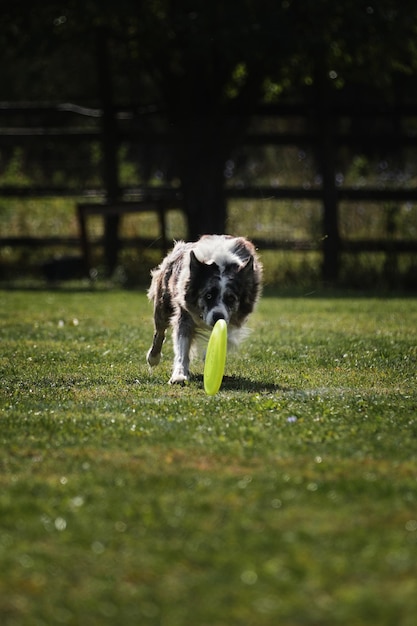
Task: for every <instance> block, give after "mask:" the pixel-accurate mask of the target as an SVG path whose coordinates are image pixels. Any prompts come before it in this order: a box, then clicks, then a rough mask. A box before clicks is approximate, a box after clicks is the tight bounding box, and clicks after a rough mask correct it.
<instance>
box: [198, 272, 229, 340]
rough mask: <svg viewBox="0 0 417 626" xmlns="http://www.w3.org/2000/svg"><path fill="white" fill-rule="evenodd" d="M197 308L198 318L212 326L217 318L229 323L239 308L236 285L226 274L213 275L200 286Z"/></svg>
mask: <svg viewBox="0 0 417 626" xmlns="http://www.w3.org/2000/svg"><path fill="white" fill-rule="evenodd" d="M197 308H198V312H199V316H200V319H201V320H202V321H203V322H204V324H206V325H207V326H209V327H210V328H212V327H213V326H214V324H215V323H216V322H217V321H218V320H221V319H223V320H225V322H226V324H229V322H230V320H231V318H232V316H233V314H234V313H236V312H237V310H238V308H239V294H238V291H237V285H236V283H234V282H233V281H232V280H230V277H229V276H227V275H217V276H216V275H214V276H212V277H211V278H210V279H209V280H208V282H207V283H206V284H205V285H203V286H202V288H201V289H200V291H199V294H198V300H197Z"/></svg>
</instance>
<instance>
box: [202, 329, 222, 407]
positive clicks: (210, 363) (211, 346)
mask: <svg viewBox="0 0 417 626" xmlns="http://www.w3.org/2000/svg"><path fill="white" fill-rule="evenodd" d="M226 351H227V324H226V322H225V320H217V322H216V323H215V324H214V326H213V330H212V331H211V335H210V339H209V342H208V346H207V352H206V361H205V363H204V389H205V392H206V394H207V395H208V396H214V395H215V394H216V393H217V392H218V391H219V389H220V385H221V384H222V380H223V374H224V368H225V365H226Z"/></svg>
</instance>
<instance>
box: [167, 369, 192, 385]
mask: <svg viewBox="0 0 417 626" xmlns="http://www.w3.org/2000/svg"><path fill="white" fill-rule="evenodd" d="M188 379H189V375H188V374H182V373H180V372H173V374H172V376H171V378H170V379H169V384H170V385H186V384H187V383H188Z"/></svg>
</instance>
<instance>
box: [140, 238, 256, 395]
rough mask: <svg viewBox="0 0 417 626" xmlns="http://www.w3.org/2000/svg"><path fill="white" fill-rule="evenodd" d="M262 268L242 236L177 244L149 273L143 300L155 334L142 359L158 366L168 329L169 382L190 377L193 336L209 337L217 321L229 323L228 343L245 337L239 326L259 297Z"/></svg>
mask: <svg viewBox="0 0 417 626" xmlns="http://www.w3.org/2000/svg"><path fill="white" fill-rule="evenodd" d="M261 283H262V264H261V262H260V261H259V258H258V256H257V254H256V251H255V248H254V246H253V244H252V243H251V242H250V241H248V240H247V239H244V238H243V237H231V236H228V235H205V236H203V237H201V239H199V240H198V241H197V242H192V243H185V242H184V241H179V242H177V243H176V245H175V247H174V249H173V250H172V251H171V252H170V253H169V254H168V255H167V256H166V257H165V259H164V260H163V261H162V263H161V264H160V265H159V267H157V268H156V269H154V270H153V271H152V283H151V286H150V288H149V291H148V297H149V299H150V300H153V303H154V323H155V333H154V337H153V342H152V346H151V348H150V349H149V351H148V354H147V360H148V363H149V365H151V366H152V367H153V366H155V365H158V363H159V361H160V358H161V349H162V344H163V342H164V340H165V334H166V330H167V328H168V326H169V324H171V325H172V328H173V342H174V366H173V372H172V376H171V379H170V381H169V382H170V383H185V382H186V381H187V380H188V378H189V376H190V370H189V365H190V351H191V347H192V344H193V342H194V340H195V339H196V338H197V337H198V336H203V337H204V336H205V338H208V336H209V333H210V331H211V329H212V328H213V326H214V324H215V323H216V322H217V320H219V319H224V320H225V321H226V323H227V325H228V345H229V347H231V346H233V345H237V344H238V343H239V340H240V339H241V338H242V336H244V334H245V330H244V323H245V321H246V319H247V317H248V315H249V314H250V313H251V312H252V311H253V308H254V306H255V304H256V302H257V300H258V298H259V296H260V292H261Z"/></svg>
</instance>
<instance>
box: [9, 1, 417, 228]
mask: <svg viewBox="0 0 417 626" xmlns="http://www.w3.org/2000/svg"><path fill="white" fill-rule="evenodd" d="M98 30H101V31H102V32H106V33H107V34H108V37H109V46H110V58H111V74H112V78H113V85H114V100H115V102H116V103H119V104H121V103H131V102H135V103H137V104H142V105H143V104H150V103H152V104H154V105H156V106H157V107H158V108H159V109H160V110H161V111H163V112H164V116H165V122H166V124H167V125H169V128H170V129H171V131H173V132H174V133H176V135H177V138H178V139H179V148H178V154H177V161H178V164H179V169H180V175H181V178H182V182H183V186H184V190H185V198H186V211H187V215H188V218H189V222H190V231H191V233H190V234H191V235H196V234H197V231H198V230H211V231H214V230H220V229H222V227H223V226H224V217H225V206H224V201H222V199H221V187H222V171H223V164H224V160H225V158H227V154H228V152H229V151H230V149H231V147H232V146H234V145H236V144H237V143H238V142H239V141H240V138H241V137H242V133H243V132H244V125H245V122H244V118H243V116H240V117H239V118H237V117H236V116H235V117H234V118H232V117H231V113H232V112H236V111H239V112H244V113H250V112H251V111H252V110H253V108H254V107H255V106H256V105H258V104H259V103H265V102H269V103H271V102H279V101H282V100H283V99H293V100H294V99H297V100H310V101H311V100H314V99H317V93H316V89H317V86H318V85H319V84H322V82H323V81H325V83H326V85H327V87H326V90H327V96H326V97H329V95H328V94H329V93H330V94H332V93H333V97H338V98H343V99H344V100H352V99H355V100H357V99H358V94H359V99H361V98H363V97H368V96H372V97H373V98H375V97H378V98H382V99H389V100H390V101H395V100H400V101H410V100H411V101H412V100H415V99H416V97H417V93H416V91H417V89H416V84H415V80H414V76H415V74H416V71H417V43H416V42H417V32H416V31H417V5H416V4H415V2H414V0H404V1H402V2H401V3H399V2H398V0H379V1H378V2H373V3H372V0H341V1H339V2H334V0H281V1H277V0H227V2H225V1H224V0H223V1H222V2H220V1H219V0H210V1H208V0H118V2H117V3H115V2H114V1H113V0H101V1H99V0H67V2H66V3H65V4H61V3H60V2H56V1H50V0H45V1H43V2H22V1H19V0H18V1H16V2H14V3H13V4H10V5H8V6H7V8H4V9H3V15H2V20H1V26H0V45H1V46H2V49H3V62H2V64H1V66H0V99H3V100H31V99H37V100H53V101H63V100H76V101H81V102H89V103H94V102H97V98H98V93H99V89H98V85H97V72H96V56H97V48H96V33H97V31H98ZM245 119H247V118H245ZM202 190H203V193H202ZM203 196H204V197H203ZM215 204H217V206H218V207H219V208H218V212H217V214H215V213H216V212H215V211H214V205H215ZM210 207H211V208H210ZM203 215H204V216H206V217H205V219H203V218H202V216H203Z"/></svg>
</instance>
